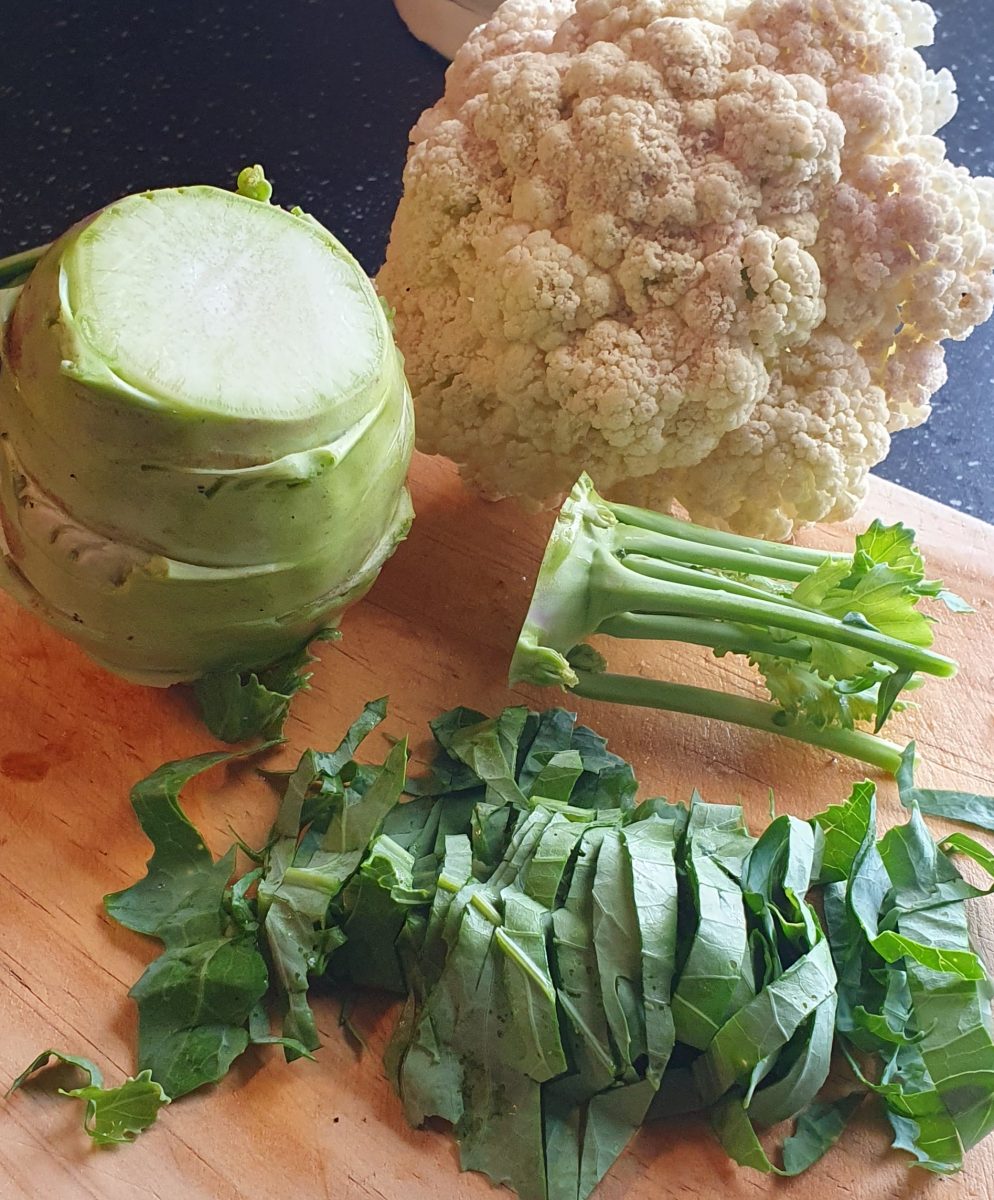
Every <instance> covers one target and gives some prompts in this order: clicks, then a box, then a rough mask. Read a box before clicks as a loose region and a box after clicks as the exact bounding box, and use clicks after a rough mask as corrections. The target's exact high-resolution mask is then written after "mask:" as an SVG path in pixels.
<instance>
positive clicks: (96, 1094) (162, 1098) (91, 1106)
mask: <svg viewBox="0 0 994 1200" xmlns="http://www.w3.org/2000/svg"><path fill="white" fill-rule="evenodd" d="M53 1058H54V1059H55V1060H56V1061H57V1062H59V1063H62V1064H63V1065H65V1066H69V1067H75V1068H77V1069H78V1070H80V1071H83V1072H84V1073H85V1074H86V1076H87V1080H88V1082H87V1084H86V1086H85V1087H78V1088H72V1089H68V1090H67V1089H65V1088H59V1094H60V1095H61V1096H68V1097H69V1098H70V1099H73V1100H82V1101H84V1102H85V1105H86V1111H85V1115H84V1118H83V1128H84V1129H85V1130H86V1133H87V1134H88V1135H89V1136H90V1137H91V1138H92V1139H93V1141H94V1142H96V1143H97V1145H99V1146H110V1145H120V1144H123V1143H127V1142H133V1141H134V1140H135V1138H136V1137H137V1136H138V1135H139V1134H140V1133H143V1132H144V1131H145V1130H146V1129H148V1127H149V1126H150V1125H152V1124H153V1123H154V1121H155V1119H156V1117H158V1115H159V1109H160V1108H162V1107H163V1106H164V1105H166V1104H169V1103H170V1100H169V1097H168V1096H167V1095H166V1093H165V1092H164V1091H163V1090H162V1088H161V1087H160V1086H159V1084H157V1083H156V1082H155V1081H154V1080H153V1079H152V1075H151V1072H149V1071H142V1072H140V1073H139V1074H138V1075H137V1076H135V1077H134V1078H133V1079H126V1080H125V1081H124V1083H123V1084H121V1085H120V1087H116V1088H105V1087H104V1086H103V1075H102V1074H101V1072H100V1069H99V1068H98V1067H97V1066H96V1064H95V1063H93V1062H91V1061H90V1060H89V1059H88V1058H80V1057H79V1056H77V1055H75V1054H63V1053H62V1052H61V1051H59V1050H45V1051H43V1052H42V1053H41V1054H39V1055H38V1057H37V1058H36V1059H35V1060H34V1062H32V1063H31V1064H30V1065H29V1066H28V1067H27V1068H26V1069H25V1070H24V1071H22V1072H21V1074H20V1075H18V1077H17V1078H16V1079H15V1080H14V1082H13V1084H12V1085H11V1088H10V1092H15V1091H17V1089H18V1088H20V1087H21V1086H23V1084H24V1083H25V1081H26V1080H27V1079H28V1077H29V1076H31V1075H33V1074H34V1073H35V1072H36V1071H40V1070H43V1069H44V1068H45V1067H47V1066H48V1065H49V1064H50V1062H51V1060H52V1059H53ZM9 1094H10V1093H8V1095H9Z"/></svg>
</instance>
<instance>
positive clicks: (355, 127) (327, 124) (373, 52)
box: [0, 0, 994, 521]
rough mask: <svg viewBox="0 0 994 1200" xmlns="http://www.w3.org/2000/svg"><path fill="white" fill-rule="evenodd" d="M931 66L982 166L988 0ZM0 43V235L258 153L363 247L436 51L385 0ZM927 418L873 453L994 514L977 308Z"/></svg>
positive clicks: (29, 13) (100, 5)
mask: <svg viewBox="0 0 994 1200" xmlns="http://www.w3.org/2000/svg"><path fill="white" fill-rule="evenodd" d="M934 7H936V8H937V10H938V11H939V14H940V21H939V29H938V35H937V40H936V45H935V46H934V47H933V48H932V49H931V50H930V51H928V58H929V61H930V63H931V64H932V65H933V66H940V65H944V66H948V67H950V68H951V69H952V71H953V73H954V74H955V76H956V79H957V82H958V85H959V92H960V97H961V103H960V110H959V113H958V114H957V116H956V117H955V119H954V120H953V121H952V123H951V124H950V125H949V126H948V127H947V128H946V130H945V133H944V136H945V138H946V141H947V143H948V145H949V147H950V154H951V157H952V158H953V159H954V160H955V161H958V162H961V163H964V164H965V165H967V166H969V167H970V169H971V170H972V171H973V172H974V174H978V173H979V174H984V173H987V174H994V0H979V2H970V0H945V2H944V3H942V4H940V5H935V6H934ZM4 27H5V28H4V34H5V36H4V38H3V41H2V44H0V148H2V151H0V152H2V158H3V169H2V171H0V247H3V249H2V250H0V253H11V252H13V251H14V250H18V249H21V248H23V247H26V246H31V245H35V244H37V243H39V242H44V241H47V240H48V239H49V238H50V237H51V236H52V235H53V234H55V233H57V232H58V231H60V230H61V229H63V228H64V227H65V226H66V225H67V224H69V223H70V222H71V221H72V220H74V219H75V218H77V217H80V216H82V215H84V214H85V213H87V212H90V211H92V210H93V209H94V208H97V207H99V206H100V205H101V204H103V203H106V202H107V201H108V200H111V199H113V198H114V197H117V196H119V195H123V194H125V193H127V192H131V191H136V190H140V189H142V188H148V187H160V186H164V185H170V184H176V183H183V182H209V183H217V184H220V185H224V186H227V185H230V183H231V181H232V179H233V178H234V175H235V173H236V172H237V170H238V169H239V167H241V166H242V165H244V164H245V163H246V162H256V161H258V162H262V163H264V164H265V166H266V169H267V172H268V173H269V174H270V176H271V177H272V178H273V179H274V180H275V182H276V184H277V188H278V192H277V199H278V201H279V202H280V203H283V204H292V203H299V204H301V205H302V206H303V207H304V208H306V209H308V210H309V211H311V212H313V213H314V215H315V216H317V217H318V218H319V219H321V220H322V221H324V222H325V223H326V224H327V225H328V226H329V227H330V228H332V229H333V230H334V231H335V232H336V233H337V234H338V235H339V236H340V237H341V238H342V240H343V241H345V242H346V243H347V244H348V245H349V246H350V247H351V248H352V250H353V251H354V252H355V253H356V254H357V255H358V257H359V258H360V259H361V260H362V262H363V264H364V266H365V267H366V269H367V270H369V271H375V270H376V268H377V267H378V266H379V264H380V262H381V260H382V256H383V251H384V247H385V245H386V238H387V233H388V230H389V227H390V220H391V216H392V214H393V210H394V207H395V206H396V203H397V198H398V195H399V190H400V174H401V169H402V167H403V162H404V155H405V147H406V142H407V131H408V129H409V127H410V126H411V124H413V122H414V120H415V119H416V117H417V116H418V114H419V113H420V112H421V110H422V109H423V108H425V107H426V106H427V105H428V104H430V103H432V102H433V101H434V100H435V98H436V97H437V95H438V94H439V92H440V90H441V87H442V74H443V70H444V66H445V64H444V62H443V61H442V60H441V59H440V58H439V57H438V56H436V55H435V54H434V53H433V52H432V51H430V50H428V49H426V48H425V47H423V46H421V45H419V44H418V43H417V42H415V41H414V39H413V38H411V37H410V36H409V35H408V34H407V32H406V30H405V29H404V27H403V25H402V24H401V22H400V21H399V19H398V18H397V17H396V15H395V13H394V11H393V7H392V2H391V0H283V3H281V4H273V3H271V2H270V0H219V2H215V3H212V4H204V3H203V0H144V2H143V3H142V4H140V5H137V6H133V7H132V6H130V5H123V4H120V3H111V2H110V0H88V2H83V0H32V2H31V3H30V4H24V5H21V6H19V7H18V12H17V16H16V18H11V17H10V16H8V17H7V18H6V19H5V21H4ZM948 350H949V368H950V382H949V383H948V384H947V385H946V387H945V389H944V390H943V391H942V392H941V393H940V394H939V395H938V396H937V397H936V399H935V412H934V415H933V417H932V419H931V421H930V422H929V424H928V425H926V426H924V427H923V428H921V429H916V430H913V431H909V432H907V433H904V434H900V435H898V436H897V437H896V438H895V439H894V447H893V450H892V453H891V456H890V457H889V458H888V460H887V461H886V463H884V464H883V465H882V466H881V467H880V468H879V472H880V474H882V475H885V476H887V478H889V479H893V480H896V481H897V482H899V483H902V484H904V485H905V486H906V487H910V488H913V489H915V490H916V491H920V492H924V493H926V494H927V495H930V496H934V497H936V498H937V499H939V500H942V501H944V502H945V503H947V504H951V505H953V506H954V507H956V508H959V509H961V510H962V511H964V512H969V513H973V514H975V515H976V516H979V517H982V518H984V519H985V520H988V521H994V421H992V416H994V322H992V323H990V324H988V325H987V326H986V327H985V328H984V329H982V330H979V331H978V332H977V333H975V334H974V336H973V337H972V338H971V339H970V340H969V341H968V342H966V343H962V344H955V343H949V344H948Z"/></svg>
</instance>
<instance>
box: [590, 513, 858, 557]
mask: <svg viewBox="0 0 994 1200" xmlns="http://www.w3.org/2000/svg"><path fill="white" fill-rule="evenodd" d="M604 503H605V504H606V505H607V507H608V508H609V509H610V510H611V512H613V513H614V515H615V516H616V517H617V518H618V520H619V521H621V522H622V523H623V524H625V525H631V526H633V527H634V528H635V529H650V530H652V531H653V532H655V533H663V534H667V535H668V536H669V537H675V538H682V539H683V540H685V541H689V542H696V543H699V544H700V545H702V546H714V547H719V548H721V549H724V550H731V551H734V552H735V553H737V554H754V555H756V556H757V557H759V558H767V559H769V558H778V559H781V560H782V561H783V562H788V563H803V564H805V565H807V566H809V567H811V568H812V570H813V569H814V568H816V567H820V566H821V565H822V563H824V562H827V561H829V560H831V559H837V560H846V561H848V559H849V555H847V554H833V553H832V552H831V551H829V550H811V549H809V548H808V547H806V546H788V545H785V544H784V543H783V542H767V541H764V540H763V539H762V538H750V537H743V536H742V535H741V534H737V533H723V532H722V531H721V530H719V529H709V528H708V527H707V526H706V525H694V524H693V523H692V522H690V521H681V520H679V519H678V518H677V517H668V516H666V515H665V513H657V512H652V511H650V510H649V509H646V508H633V507H632V506H631V505H629V504H612V503H611V501H610V500H605V501H604ZM734 569H735V570H739V569H740V568H734Z"/></svg>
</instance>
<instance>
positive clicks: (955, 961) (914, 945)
mask: <svg viewBox="0 0 994 1200" xmlns="http://www.w3.org/2000/svg"><path fill="white" fill-rule="evenodd" d="M873 948H874V950H876V952H877V953H878V954H879V955H880V957H881V958H882V959H883V960H884V961H885V962H889V963H893V962H897V961H899V960H900V959H901V958H910V959H911V960H912V961H914V962H916V963H920V964H921V965H922V966H923V967H928V968H929V969H930V970H932V971H942V972H945V973H946V974H949V975H955V976H957V977H958V978H959V979H986V978H987V972H986V971H985V970H984V966H983V963H981V961H980V959H979V958H977V956H976V954H974V953H973V951H972V950H944V949H942V948H941V947H937V946H923V945H922V944H921V943H920V942H915V941H912V939H911V938H908V937H902V936H901V934H899V933H894V932H893V931H892V930H885V931H884V932H883V933H881V934H879V936H878V937H876V938H875V939H874V942H873Z"/></svg>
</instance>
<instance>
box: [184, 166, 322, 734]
mask: <svg viewBox="0 0 994 1200" xmlns="http://www.w3.org/2000/svg"><path fill="white" fill-rule="evenodd" d="M246 169H248V168H246ZM243 173H244V172H243ZM267 186H268V184H267ZM339 637H340V634H339V633H338V632H337V631H335V630H325V631H323V632H322V633H320V634H318V636H317V639H313V638H312V639H310V641H314V640H319V641H335V640H337V639H338V638H339ZM309 644H310V642H308V643H305V644H304V645H303V646H301V648H300V649H299V650H295V651H294V652H293V653H292V654H288V655H287V656H286V657H285V658H281V659H279V660H278V661H277V662H275V663H273V664H272V665H271V666H268V667H266V668H265V669H263V670H258V671H212V672H210V673H208V674H207V675H204V676H202V677H201V678H200V679H198V680H197V681H196V683H194V685H193V691H194V695H195V696H196V699H197V703H198V704H199V706H200V716H201V718H202V719H203V722H204V724H205V725H206V726H207V728H208V729H209V730H210V731H211V733H213V734H214V736H215V737H217V738H220V739H221V741H222V742H245V741H248V740H249V739H250V738H254V737H263V738H279V737H282V735H283V726H284V725H285V724H286V719H287V717H288V716H289V713H290V704H291V702H292V701H293V698H294V696H295V695H297V693H298V692H301V691H304V690H306V689H307V687H308V685H309V682H310V678H311V672H310V671H308V670H307V668H308V667H309V666H310V665H311V664H312V663H314V662H317V659H316V658H314V657H313V656H312V655H311V654H310V652H309V650H308V646H309Z"/></svg>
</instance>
